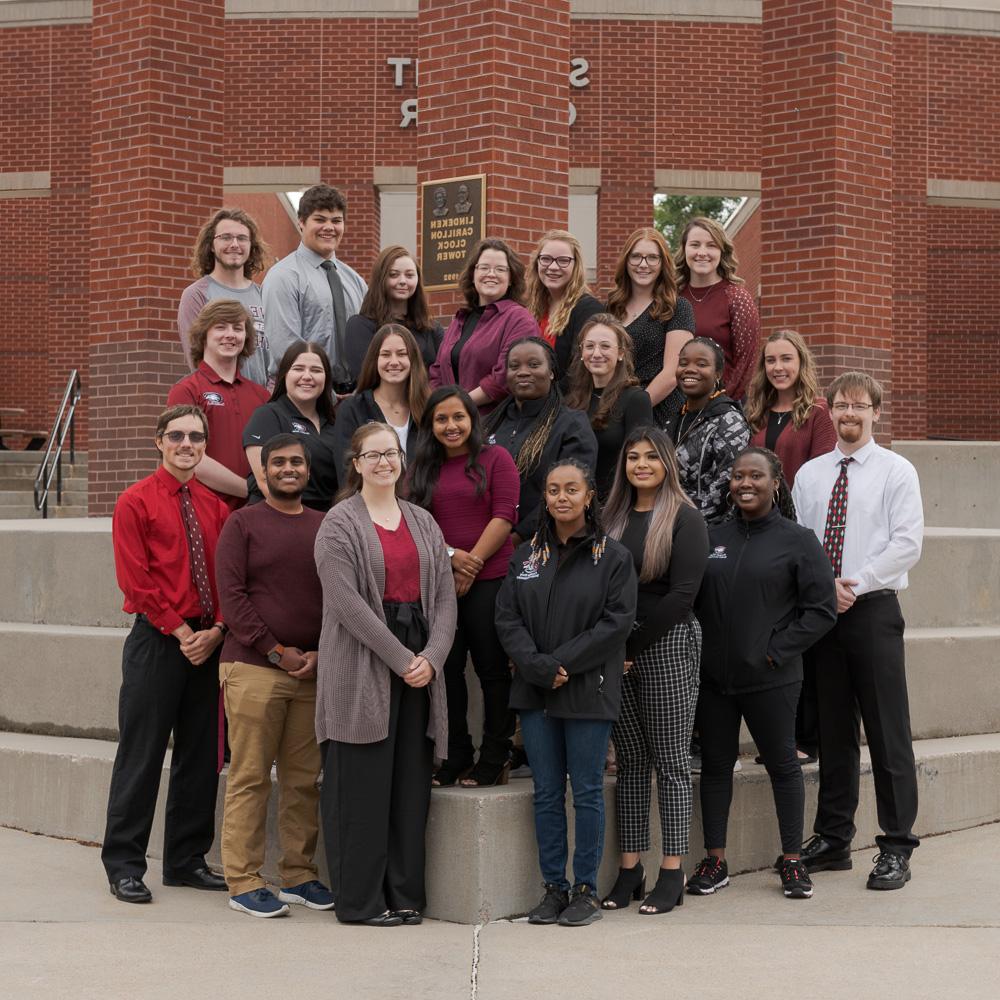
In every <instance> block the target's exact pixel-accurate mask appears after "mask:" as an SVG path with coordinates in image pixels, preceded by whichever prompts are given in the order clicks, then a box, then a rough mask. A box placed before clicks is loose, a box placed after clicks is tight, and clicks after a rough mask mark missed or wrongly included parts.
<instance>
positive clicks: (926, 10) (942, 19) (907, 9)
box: [892, 0, 1000, 38]
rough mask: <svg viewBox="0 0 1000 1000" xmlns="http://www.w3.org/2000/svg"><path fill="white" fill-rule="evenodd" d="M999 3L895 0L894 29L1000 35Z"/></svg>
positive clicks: (951, 33)
mask: <svg viewBox="0 0 1000 1000" xmlns="http://www.w3.org/2000/svg"><path fill="white" fill-rule="evenodd" d="M998 7H1000V5H998V4H997V3H996V2H992V3H990V2H986V0H980V2H979V3H973V4H970V3H968V2H966V0H937V2H935V3H928V2H927V0H896V2H895V3H894V4H893V10H892V27H893V29H894V30H895V31H913V32H919V33H924V34H935V35H981V36H984V37H993V38H1000V9H998Z"/></svg>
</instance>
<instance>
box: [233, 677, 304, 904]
mask: <svg viewBox="0 0 1000 1000" xmlns="http://www.w3.org/2000/svg"><path fill="white" fill-rule="evenodd" d="M219 678H220V681H221V683H222V685H223V691H224V693H225V704H226V717H227V718H228V720H229V749H230V764H229V777H228V779H227V781H226V804H225V812H224V816H223V822H222V866H223V870H224V874H225V878H226V883H227V884H228V886H229V892H230V894H231V895H233V896H238V895H240V893H244V892H249V891H250V890H252V889H261V888H263V887H264V885H265V880H264V878H263V877H262V876H261V874H260V870H261V868H262V867H263V865H264V850H265V843H266V836H267V803H268V798H269V797H270V794H271V764H272V763H277V769H278V841H279V843H280V845H281V856H280V857H279V858H278V873H279V876H280V878H281V886H282V887H283V888H289V887H291V886H295V885H300V884H301V883H303V882H308V881H310V880H311V879H314V878H316V866H315V865H314V864H313V855H314V854H315V852H316V839H317V836H318V830H319V815H318V805H319V790H318V788H317V787H316V782H317V779H318V778H319V772H320V752H319V746H318V745H317V743H316V730H315V714H316V681H315V680H296V679H295V678H294V677H289V676H288V674H287V673H285V671H283V670H279V669H276V668H273V667H259V666H256V665H255V664H252V663H222V664H220V666H219Z"/></svg>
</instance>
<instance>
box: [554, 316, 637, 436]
mask: <svg viewBox="0 0 1000 1000" xmlns="http://www.w3.org/2000/svg"><path fill="white" fill-rule="evenodd" d="M595 326H606V327H607V328H608V329H609V330H610V331H611V332H612V333H613V334H614V335H615V339H616V340H617V341H618V350H619V351H620V352H621V353H622V354H623V355H624V357H623V358H622V360H621V361H619V362H618V363H617V364H616V365H615V371H614V374H613V375H612V376H611V381H610V382H608V384H607V385H606V386H605V387H604V392H603V393H601V401H600V403H598V404H597V409H596V410H595V411H594V415H593V416H592V417H591V418H590V426H591V427H593V428H594V430H595V431H600V430H604V428H605V427H607V426H608V421H609V420H610V419H611V414H612V413H614V409H615V407H616V406H617V405H618V400H619V399H620V398H621V394H622V393H623V392H624V391H625V390H626V389H627V388H628V387H629V386H632V385H638V384H639V380H638V379H637V378H636V375H635V363H634V362H633V360H632V354H633V347H632V338H631V337H630V336H629V334H628V330H626V329H625V327H624V326H623V325H622V322H621V320H619V319H616V318H615V317H614V316H612V315H611V313H597V314H596V315H594V316H591V317H590V319H588V320H587V322H586V323H584V324H583V328H582V329H581V330H580V334H579V336H578V337H577V341H576V353H575V354H574V356H573V361H572V363H571V364H570V368H569V388H568V390H567V392H566V405H567V406H568V407H569V408H570V409H571V410H583V412H584V413H586V412H587V411H588V410H589V408H590V399H591V396H592V395H593V392H594V377H593V376H592V375H591V374H590V372H589V371H587V366H586V365H585V364H584V363H583V342H584V340H586V339H587V334H588V333H590V331H591V330H593V329H594V327H595Z"/></svg>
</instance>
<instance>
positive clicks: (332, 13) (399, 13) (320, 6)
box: [226, 0, 417, 21]
mask: <svg viewBox="0 0 1000 1000" xmlns="http://www.w3.org/2000/svg"><path fill="white" fill-rule="evenodd" d="M416 16H417V0H226V19H227V20H233V21H240V20H249V19H251V18H252V19H272V18H303V17H305V18H312V17H416Z"/></svg>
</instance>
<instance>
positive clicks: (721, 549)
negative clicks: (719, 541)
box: [708, 545, 729, 559]
mask: <svg viewBox="0 0 1000 1000" xmlns="http://www.w3.org/2000/svg"><path fill="white" fill-rule="evenodd" d="M708 558H709V559H728V558H729V557H728V556H727V555H726V547H725V545H716V546H715V548H714V549H712V551H711V553H710V554H709V557H708Z"/></svg>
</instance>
